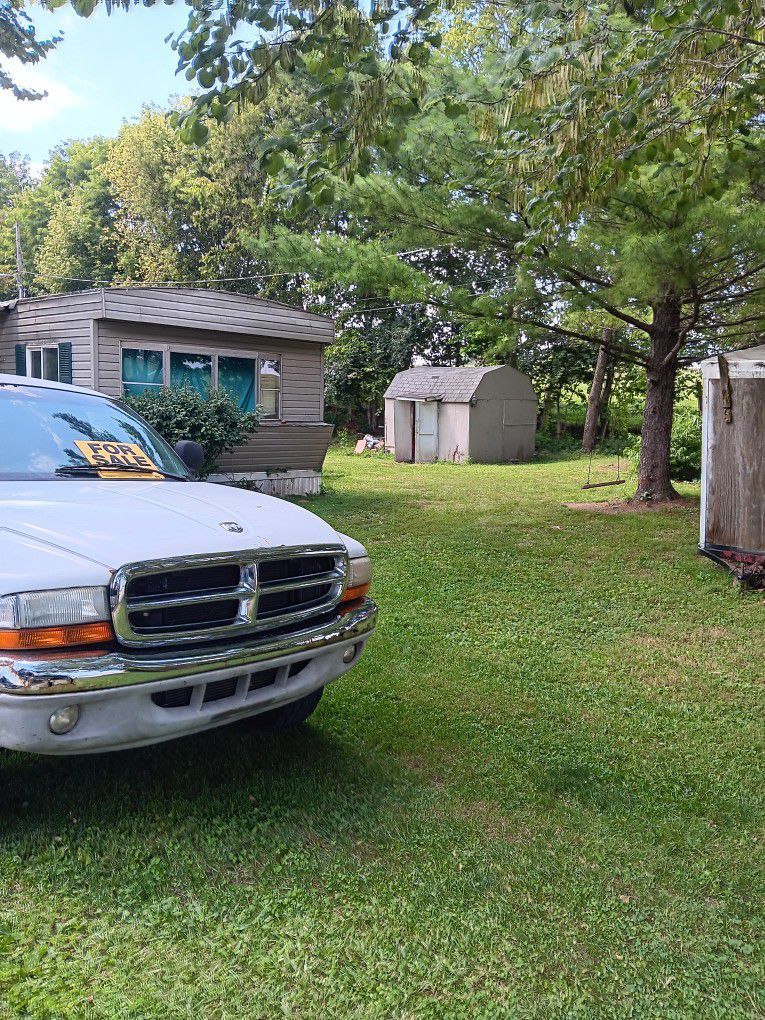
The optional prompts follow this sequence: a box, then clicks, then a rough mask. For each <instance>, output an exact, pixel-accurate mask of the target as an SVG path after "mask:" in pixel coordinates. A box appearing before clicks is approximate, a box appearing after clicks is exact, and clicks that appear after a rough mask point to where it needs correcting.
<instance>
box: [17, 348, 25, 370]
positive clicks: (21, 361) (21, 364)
mask: <svg viewBox="0 0 765 1020" xmlns="http://www.w3.org/2000/svg"><path fill="white" fill-rule="evenodd" d="M26 374H27V345H26V344H16V375H26Z"/></svg>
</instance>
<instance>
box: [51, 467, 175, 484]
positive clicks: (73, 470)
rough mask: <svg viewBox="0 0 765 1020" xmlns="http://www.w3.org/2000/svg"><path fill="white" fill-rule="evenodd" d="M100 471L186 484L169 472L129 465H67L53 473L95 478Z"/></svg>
mask: <svg viewBox="0 0 765 1020" xmlns="http://www.w3.org/2000/svg"><path fill="white" fill-rule="evenodd" d="M102 471H115V472H119V473H129V472H133V474H138V475H144V477H145V476H146V475H162V477H163V478H172V479H173V481H176V482H187V481H188V478H186V476H185V475H174V474H173V473H172V472H171V471H163V470H162V468H142V467H138V466H137V465H134V464H130V465H126V466H125V467H118V466H117V465H116V464H107V465H105V466H104V467H96V466H95V465H94V464H68V465H65V466H64V467H60V468H56V471H55V473H56V474H57V475H63V476H66V475H90V476H91V477H92V476H95V475H98V474H100V473H101V472H102Z"/></svg>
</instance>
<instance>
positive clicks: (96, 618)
mask: <svg viewBox="0 0 765 1020" xmlns="http://www.w3.org/2000/svg"><path fill="white" fill-rule="evenodd" d="M113 640H114V631H113V629H112V625H111V614H110V612H109V596H108V592H107V589H106V588H60V589H58V590H56V591H32V592H24V593H22V594H20V595H6V596H5V597H4V598H0V649H22V648H30V649H31V648H66V647H72V646H74V645H91V644H103V643H104V642H105V641H113Z"/></svg>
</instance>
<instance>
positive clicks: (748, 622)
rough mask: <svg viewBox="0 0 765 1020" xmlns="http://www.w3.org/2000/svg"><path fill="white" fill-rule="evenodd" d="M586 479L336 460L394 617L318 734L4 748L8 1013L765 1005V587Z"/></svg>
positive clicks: (664, 517)
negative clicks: (616, 505) (626, 511)
mask: <svg viewBox="0 0 765 1020" xmlns="http://www.w3.org/2000/svg"><path fill="white" fill-rule="evenodd" d="M596 469H597V471H598V472H600V477H602V478H605V477H607V471H608V462H606V461H602V460H601V461H599V462H596ZM582 474H583V466H582V464H581V462H578V461H575V460H563V461H558V462H552V461H547V462H540V463H534V464H530V465H523V466H497V467H482V466H478V465H470V466H463V467H457V466H452V465H434V466H410V465H398V464H394V463H393V462H392V460H390V459H387V458H385V459H380V458H377V459H375V458H368V457H362V458H354V457H353V456H351V455H349V454H346V453H344V452H342V451H335V452H333V453H332V454H331V455H330V458H329V460H328V464H327V472H326V483H327V490H328V491H327V493H326V495H324V496H322V497H320V498H316V499H313V500H311V501H309V503H308V505H309V506H310V507H311V509H313V510H315V511H316V512H317V513H319V514H320V515H322V516H324V517H326V518H327V519H328V520H330V521H331V522H332V523H333V524H335V525H337V526H338V527H339V528H340V529H341V530H345V531H348V532H349V533H350V534H352V535H354V536H356V537H358V538H359V539H361V540H362V541H364V542H366V543H367V544H368V546H369V548H370V549H371V552H372V555H373V557H374V563H375V568H376V579H375V594H376V597H377V599H378V601H379V605H380V628H379V630H378V632H377V634H376V635H375V636H374V638H373V639H372V642H371V644H370V646H369V648H368V651H367V653H366V656H365V657H364V659H363V661H362V663H361V664H360V665H359V666H358V668H357V669H356V670H355V671H354V672H352V673H351V674H350V675H349V676H348V677H347V678H346V679H344V680H342V681H340V682H339V683H338V684H337V685H336V686H335V687H334V688H331V689H330V690H329V691H328V694H327V696H326V697H325V699H324V700H323V702H322V704H321V706H320V708H319V710H318V712H317V713H316V715H315V716H314V717H313V720H312V722H311V724H310V725H308V726H306V727H304V728H303V729H302V730H296V731H293V732H292V733H289V734H284V735H281V736H272V737H265V738H263V737H256V736H255V735H253V734H252V733H251V732H250V731H249V730H248V729H247V727H245V726H238V727H235V728H229V729H223V730H219V731H217V732H213V733H210V734H208V735H205V736H201V737H195V738H190V739H186V740H183V741H180V742H177V743H175V744H169V745H164V746H159V747H155V748H149V749H146V750H141V751H134V752H129V753H121V754H116V755H111V756H105V757H99V758H88V759H70V760H65V759H46V758H33V757H25V756H22V755H17V754H10V753H5V754H3V755H2V757H1V759H0V762H1V764H2V769H3V771H2V779H3V785H2V790H3V806H2V837H1V839H0V874H1V875H2V878H1V879H0V881H1V882H2V900H1V903H0V911H1V912H2V914H1V917H2V920H1V922H0V949H1V950H2V952H1V953H0V1002H1V1003H2V1004H1V1005H0V1017H3V1018H6V1017H9V1018H10V1017H14V1018H15V1017H30V1018H35V1020H39V1018H51V1020H53V1018H55V1020H64V1018H69V1017H81V1016H82V1017H93V1018H96V1017H98V1018H102V1017H125V1018H130V1020H133V1018H152V1020H153V1018H158V1020H159V1018H161V1020H168V1018H218V1017H220V1018H222V1017H230V1018H235V1020H250V1018H260V1017H262V1018H266V1017H268V1018H270V1017H294V1018H299V1020H312V1018H345V1017H354V1018H355V1017H358V1018H363V1020H376V1018H386V1020H387V1018H426V1017H427V1018H439V1020H440V1018H457V1017H460V1018H469V1020H473V1018H487V1020H489V1018H495V1017H508V1018H513V1020H515V1018H526V1017H538V1018H548V1017H549V1018H564V1017H565V1018H569V1017H587V1018H590V1017H592V1018H600V1017H625V1018H626V1017H630V1018H632V1017H652V1018H653V1017H656V1018H671V1017H684V1018H685V1017H688V1018H691V1017H693V1018H696V1017H720V1018H725V1020H728V1018H731V1017H762V1016H765V973H764V971H765V961H764V955H765V954H763V935H765V931H764V929H765V904H764V903H763V892H764V891H765V874H764V873H765V844H764V841H763V830H762V820H763V814H764V811H763V808H764V807H765V803H764V802H765V775H764V773H765V769H764V768H763V763H764V762H765V755H764V754H763V751H764V747H763V744H764V740H763V734H764V733H765V729H764V727H763V721H764V720H763V716H764V715H765V713H764V712H763V683H762V680H763V669H762V652H761V648H762V646H761V643H760V642H761V640H762V635H763V629H764V628H763V624H764V623H765V600H764V599H763V596H762V595H758V594H748V595H742V594H740V593H737V592H735V591H734V589H733V588H732V586H731V583H730V581H729V579H728V577H727V576H726V574H725V573H723V572H722V571H721V570H719V569H717V568H715V567H714V566H713V565H712V564H711V563H709V562H707V561H705V560H703V559H701V558H699V557H698V555H697V554H696V539H697V512H696V510H695V509H694V508H691V509H679V510H678V509H675V510H672V511H666V512H661V513H645V514H640V515H637V514H633V515H628V516H624V515H622V516H606V515H603V514H592V513H582V512H578V511H571V510H567V509H565V508H564V507H562V506H561V502H562V501H563V500H571V499H581V498H583V497H584V496H585V494H583V493H581V492H580V491H579V485H580V483H581V481H582ZM687 491H688V492H690V493H693V491H694V490H693V488H692V487H688V489H687ZM614 493H619V494H621V490H618V489H616V490H614V489H606V490H602V491H600V492H598V490H596V492H595V498H607V497H608V496H613V495H614Z"/></svg>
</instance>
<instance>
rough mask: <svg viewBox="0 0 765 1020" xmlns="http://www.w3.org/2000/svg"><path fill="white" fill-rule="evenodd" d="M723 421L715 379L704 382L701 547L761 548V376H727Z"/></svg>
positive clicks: (764, 540)
mask: <svg viewBox="0 0 765 1020" xmlns="http://www.w3.org/2000/svg"><path fill="white" fill-rule="evenodd" d="M731 389H732V394H733V421H732V422H731V424H726V422H725V420H724V412H723V406H722V403H723V402H722V395H721V392H720V381H719V379H712V380H710V383H709V391H708V393H709V403H708V406H707V408H706V409H705V410H706V415H707V422H706V426H707V451H706V453H707V463H706V535H705V536H704V541H705V545H707V546H724V547H727V548H733V549H739V550H741V551H743V552H753V553H762V552H765V379H741V378H735V377H734V378H732V379H731Z"/></svg>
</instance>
